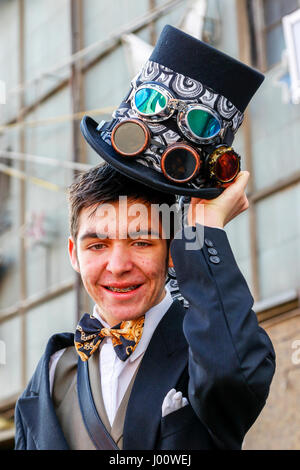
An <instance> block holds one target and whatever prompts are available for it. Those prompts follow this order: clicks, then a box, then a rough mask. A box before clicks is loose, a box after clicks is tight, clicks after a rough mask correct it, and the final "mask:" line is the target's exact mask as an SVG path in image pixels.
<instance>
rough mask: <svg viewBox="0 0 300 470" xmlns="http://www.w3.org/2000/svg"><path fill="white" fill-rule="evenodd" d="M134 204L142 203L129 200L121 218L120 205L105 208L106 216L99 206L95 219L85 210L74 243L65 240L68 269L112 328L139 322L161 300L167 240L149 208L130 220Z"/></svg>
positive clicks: (165, 266)
mask: <svg viewBox="0 0 300 470" xmlns="http://www.w3.org/2000/svg"><path fill="white" fill-rule="evenodd" d="M134 204H143V203H142V202H141V201H130V200H128V201H127V210H126V211H125V213H124V206H122V204H121V205H120V203H119V201H118V202H114V203H110V204H109V205H108V204H105V210H107V212H105V213H104V210H102V213H101V207H102V209H104V206H103V205H100V206H99V207H98V209H97V210H96V212H95V213H94V214H93V215H91V212H92V210H93V209H95V207H92V208H86V209H83V210H82V211H81V213H80V217H79V230H78V236H77V240H76V242H74V240H73V239H72V237H70V239H69V254H70V259H71V263H72V266H73V268H74V269H75V270H76V271H78V272H79V273H80V275H81V278H82V281H83V284H84V287H85V289H86V290H87V292H88V294H89V295H90V296H91V298H92V299H93V300H94V302H95V303H96V304H97V305H98V307H99V310H100V313H101V316H102V317H103V319H104V320H106V321H107V323H109V325H110V326H114V325H117V324H118V323H120V322H121V321H123V320H131V319H135V318H138V317H140V316H141V315H143V314H144V313H146V312H147V311H148V310H149V309H150V308H151V307H153V306H154V305H156V304H158V303H159V302H160V301H161V300H162V299H163V298H164V296H165V287H164V286H165V279H166V269H167V262H168V260H167V258H168V259H169V256H168V248H167V240H165V239H163V238H162V236H161V235H162V234H161V229H160V224H159V227H158V228H157V219H155V220H154V218H153V217H151V210H150V207H149V206H148V205H145V204H143V206H144V208H145V209H144V210H143V211H142V212H139V214H138V218H137V216H135V217H134V216H130V214H133V213H135V214H136V212H134V211H131V209H134V208H136V207H137V206H134V207H133V205H134ZM152 214H153V213H152ZM104 215H105V216H104ZM137 222H138V223H137ZM150 231H151V234H149V232H150ZM153 234H156V237H155V238H154V237H153ZM171 263H172V262H171V259H170V265H171Z"/></svg>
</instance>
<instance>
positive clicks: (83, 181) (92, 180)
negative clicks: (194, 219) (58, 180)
mask: <svg viewBox="0 0 300 470" xmlns="http://www.w3.org/2000/svg"><path fill="white" fill-rule="evenodd" d="M119 196H127V197H128V198H130V199H133V200H137V199H138V200H142V201H143V202H145V203H150V204H159V205H161V204H167V205H168V206H169V207H171V206H172V205H173V204H175V203H176V196H175V195H173V194H169V193H163V192H161V191H157V190H155V189H153V188H150V187H148V186H145V185H143V184H141V183H138V182H136V181H134V180H132V179H130V178H127V177H126V176H124V175H122V174H121V173H119V172H118V171H116V170H115V169H114V168H112V167H111V166H110V165H109V164H107V163H104V164H103V163H102V164H100V165H98V166H96V167H93V168H91V169H90V170H88V171H87V172H85V173H82V174H80V175H79V176H78V177H77V178H76V180H75V181H74V182H73V183H72V184H71V186H70V187H69V227H70V234H71V236H72V237H73V239H74V240H75V241H76V239H77V235H78V228H79V225H78V222H79V216H80V212H81V210H82V209H84V208H87V207H91V206H94V205H99V204H102V203H107V202H115V201H117V200H118V199H119ZM172 236H173V234H171V238H172Z"/></svg>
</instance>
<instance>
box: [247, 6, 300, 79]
mask: <svg viewBox="0 0 300 470" xmlns="http://www.w3.org/2000/svg"><path fill="white" fill-rule="evenodd" d="M247 8H248V16H249V24H250V35H251V36H252V38H251V43H252V59H253V65H255V66H257V67H258V68H260V69H261V70H262V71H263V72H266V71H267V70H269V69H271V68H272V67H273V66H275V65H277V64H278V63H280V62H281V56H282V52H283V50H284V49H285V47H286V46H285V42H284V36H283V28H282V18H283V17H284V16H285V15H288V14H290V13H292V12H293V11H295V10H297V9H298V8H300V0H248V1H247Z"/></svg>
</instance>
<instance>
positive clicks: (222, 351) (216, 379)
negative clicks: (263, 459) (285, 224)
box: [15, 227, 275, 450]
mask: <svg viewBox="0 0 300 470" xmlns="http://www.w3.org/2000/svg"><path fill="white" fill-rule="evenodd" d="M198 228H199V227H198ZM199 233H200V232H199ZM195 236H196V237H198V234H197V235H196V229H193V228H191V227H189V228H188V230H187V231H186V232H185V234H184V235H183V237H182V239H175V240H173V242H172V246H171V250H172V258H173V262H174V266H175V270H176V275H177V281H178V284H179V288H180V292H181V294H182V295H183V296H184V297H185V299H187V300H188V302H189V308H188V309H187V310H186V309H184V308H183V307H182V305H181V304H180V303H179V302H178V301H175V302H174V303H173V305H172V306H171V307H170V309H169V310H168V312H167V313H166V315H165V316H164V317H163V319H162V320H161V322H160V323H159V325H158V327H157V328H156V330H155V332H154V334H153V337H152V339H151V341H150V343H149V346H148V349H147V351H146V352H145V354H144V357H143V359H142V363H141V365H140V368H139V371H138V373H137V376H136V379H135V383H134V385H133V388H132V392H131V395H130V399H129V402H128V407H127V413H126V418H125V423H124V441H123V449H124V450H133V449H134V450H139V449H143V450H151V449H165V450H193V449H240V448H241V446H242V442H243V439H244V436H245V434H246V432H247V431H248V429H249V428H250V427H251V426H252V424H253V423H254V421H255V420H256V418H257V416H258V415H259V413H260V411H261V409H262V408H263V406H264V404H265V402H266V398H267V396H268V393H269V386H270V383H271V380H272V377H273V374H274V370H275V354H274V350H273V346H272V343H271V341H270V339H269V337H268V336H267V334H266V333H265V331H264V330H263V329H262V328H261V327H259V325H258V323H257V318H256V315H255V313H254V312H253V311H252V305H253V299H252V296H251V294H250V292H249V289H248V286H247V284H246V281H245V279H244V278H243V276H242V274H241V272H240V270H239V268H238V266H237V264H236V262H235V260H234V256H233V254H232V251H231V248H230V245H229V243H228V240H227V236H226V233H225V232H224V231H222V230H218V229H213V228H208V227H205V233H204V237H205V242H204V245H203V247H202V248H199V249H198V250H185V246H186V245H185V244H186V243H187V242H188V243H190V242H191V239H192V238H193V237H195ZM212 247H213V248H214V249H215V250H217V255H216V253H214V254H213V255H212V254H211V253H210V251H211V250H210V248H212ZM73 340H74V336H73V334H71V333H63V334H58V335H54V336H52V337H51V338H50V340H49V342H48V344H47V347H46V351H45V353H44V355H43V356H42V358H41V360H40V362H39V364H38V366H37V369H36V371H35V373H34V375H33V377H32V379H31V381H30V383H29V384H28V386H27V388H26V390H25V391H24V393H23V394H22V396H21V397H20V398H19V400H18V402H17V405H16V412H15V423H16V449H68V444H67V442H66V440H65V437H64V435H63V433H62V430H61V428H60V425H59V422H58V419H57V417H56V414H55V411H54V407H53V403H52V400H51V397H50V391H49V359H50V357H51V355H52V354H53V353H54V352H55V351H57V350H59V349H61V348H64V347H67V346H70V345H72V344H73ZM171 388H175V389H176V390H177V391H178V390H180V391H182V393H183V396H185V397H188V399H189V404H188V405H187V406H185V407H183V408H181V409H179V410H177V411H175V412H173V413H171V414H169V415H167V416H165V417H163V418H162V414H161V405H162V402H163V399H164V397H165V395H166V394H167V392H168V391H169V390H170V389H171Z"/></svg>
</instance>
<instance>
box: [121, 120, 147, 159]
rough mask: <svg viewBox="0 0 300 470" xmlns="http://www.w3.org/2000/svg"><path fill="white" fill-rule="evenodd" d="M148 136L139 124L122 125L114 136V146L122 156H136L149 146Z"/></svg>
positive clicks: (124, 123)
mask: <svg viewBox="0 0 300 470" xmlns="http://www.w3.org/2000/svg"><path fill="white" fill-rule="evenodd" d="M147 140H148V138H147V134H146V131H145V129H144V128H143V127H142V126H141V125H140V124H139V123H138V122H132V121H131V122H122V123H120V124H119V125H118V126H117V127H116V129H115V131H114V133H113V135H112V144H113V146H114V148H115V150H116V151H117V152H119V153H121V154H122V155H128V156H134V155H137V154H139V153H141V152H142V151H143V150H144V149H145V146H146V145H147Z"/></svg>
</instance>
